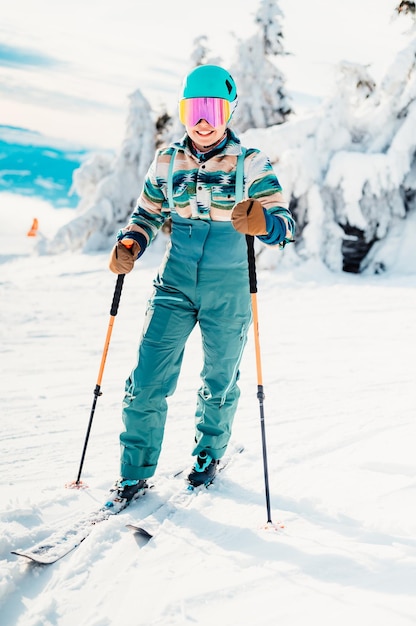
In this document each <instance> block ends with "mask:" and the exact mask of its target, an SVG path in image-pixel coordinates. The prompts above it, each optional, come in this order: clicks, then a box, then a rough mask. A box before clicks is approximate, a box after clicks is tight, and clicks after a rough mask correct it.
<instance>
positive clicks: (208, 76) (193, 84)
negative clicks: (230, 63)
mask: <svg viewBox="0 0 416 626" xmlns="http://www.w3.org/2000/svg"><path fill="white" fill-rule="evenodd" d="M181 98H223V99H224V100H228V101H229V102H234V101H235V100H236V99H237V87H236V85H235V82H234V79H233V77H232V76H231V74H229V73H228V72H227V70H225V69H224V68H222V67H220V66H219V65H199V66H198V67H196V68H195V69H194V70H192V72H190V73H189V74H188V75H187V76H186V77H185V79H184V81H183V87H182V95H181Z"/></svg>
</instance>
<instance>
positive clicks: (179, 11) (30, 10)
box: [0, 0, 408, 148]
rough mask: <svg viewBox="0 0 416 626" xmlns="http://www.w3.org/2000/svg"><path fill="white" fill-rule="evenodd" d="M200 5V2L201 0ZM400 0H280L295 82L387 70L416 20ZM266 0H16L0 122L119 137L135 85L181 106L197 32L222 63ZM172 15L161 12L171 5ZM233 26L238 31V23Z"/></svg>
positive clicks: (5, 18) (5, 41) (0, 88)
mask: <svg viewBox="0 0 416 626" xmlns="http://www.w3.org/2000/svg"><path fill="white" fill-rule="evenodd" d="M196 6H197V8H195V7H196ZM394 6H395V2H394V0H349V1H348V2H342V3H338V2H334V1H333V0H315V1H314V2H311V1H310V0H297V1H296V2H293V0H281V2H280V7H281V9H282V10H283V12H284V15H285V18H284V21H283V28H284V34H285V45H286V50H287V51H288V52H290V53H291V55H290V56H289V57H287V59H285V61H284V63H283V66H281V69H282V70H283V71H284V73H285V75H286V78H287V87H288V88H289V89H290V90H293V91H300V92H306V93H308V94H312V95H317V96H322V95H325V94H326V93H327V92H328V90H329V89H330V86H331V79H332V68H333V64H334V63H336V62H337V61H339V60H341V59H346V60H349V61H357V62H361V63H365V64H368V65H369V66H370V69H371V70H372V71H373V73H374V74H375V77H376V78H378V77H379V76H378V75H381V74H382V71H383V68H384V67H385V66H386V64H387V63H388V62H389V59H392V58H393V56H394V54H395V52H397V51H398V49H399V47H401V42H403V41H404V40H403V36H402V33H403V31H404V30H405V27H406V26H407V25H408V22H406V21H405V20H403V21H401V20H397V21H395V22H392V21H391V16H392V13H393V9H394ZM258 7H259V0H239V2H238V3H237V2H228V3H225V2H224V1H223V0H210V3H209V4H207V5H206V6H204V5H203V4H198V5H196V4H195V2H194V0H177V1H176V2H175V1H174V0H152V1H151V2H150V1H148V0H144V1H140V2H137V0H117V2H114V1H113V0H111V1H110V0H101V1H99V0H88V1H87V2H85V0H59V2H57V1H56V0H37V2H33V0H14V2H13V3H12V2H9V3H7V6H6V7H4V8H3V9H2V21H1V24H0V98H1V108H0V124H5V125H13V126H21V127H24V128H29V129H31V130H35V131H39V132H42V133H45V134H47V135H50V136H52V137H55V138H63V139H65V140H70V141H73V142H75V143H76V144H81V145H85V146H101V147H106V148H107V147H108V148H117V147H118V145H119V144H120V143H121V141H122V138H123V132H124V124H125V119H126V114H127V109H128V95H129V94H130V93H131V92H133V91H134V90H135V89H137V88H139V89H141V91H142V93H143V94H144V95H145V96H146V98H147V99H148V100H149V101H150V102H151V103H152V105H153V107H154V109H155V110H159V109H160V108H161V107H162V106H163V105H166V106H168V107H169V108H170V110H171V111H174V107H175V101H176V94H177V92H178V89H179V86H180V83H181V80H182V77H183V75H184V74H185V73H186V71H187V70H188V68H189V61H188V58H189V54H190V52H191V50H192V48H193V41H194V39H195V38H196V37H197V36H200V35H206V36H207V37H208V44H209V45H210V47H211V50H212V53H213V54H216V55H219V56H221V57H222V58H223V61H224V65H227V64H231V62H232V61H234V58H233V54H234V51H235V38H236V37H239V38H242V39H244V38H245V37H247V36H248V35H249V34H251V33H252V32H253V31H254V28H255V25H254V19H253V16H254V14H255V12H256V10H257V9H258ZM162 15H163V19H161V16H162ZM233 33H234V34H233Z"/></svg>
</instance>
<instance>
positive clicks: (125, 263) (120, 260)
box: [108, 231, 147, 274]
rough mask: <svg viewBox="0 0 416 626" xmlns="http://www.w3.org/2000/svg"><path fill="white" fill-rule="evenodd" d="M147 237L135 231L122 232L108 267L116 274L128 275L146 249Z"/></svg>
mask: <svg viewBox="0 0 416 626" xmlns="http://www.w3.org/2000/svg"><path fill="white" fill-rule="evenodd" d="M146 245H147V241H146V237H145V236H144V235H143V234H142V233H138V232H135V231H127V232H125V233H123V232H122V231H120V232H119V234H118V241H117V243H116V245H115V246H114V248H113V249H112V251H111V254H110V259H109V263H108V266H109V268H110V270H111V271H112V272H114V274H128V273H129V272H131V270H132V269H133V266H134V262H135V261H136V260H137V259H138V258H139V257H140V256H141V255H142V254H143V252H144V251H145V249H146Z"/></svg>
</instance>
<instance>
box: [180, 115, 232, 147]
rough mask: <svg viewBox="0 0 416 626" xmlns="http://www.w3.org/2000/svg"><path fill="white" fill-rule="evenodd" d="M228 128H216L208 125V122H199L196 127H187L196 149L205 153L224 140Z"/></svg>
mask: <svg viewBox="0 0 416 626" xmlns="http://www.w3.org/2000/svg"><path fill="white" fill-rule="evenodd" d="M226 128H227V124H222V125H221V126H215V127H214V126H211V124H208V122H207V121H206V120H199V122H198V124H196V125H195V126H186V132H187V133H188V137H190V139H191V140H192V141H193V143H194V144H195V146H196V148H197V149H198V150H200V151H201V152H204V150H207V149H208V148H209V147H210V146H212V145H213V144H216V143H217V142H218V141H219V140H220V139H222V138H223V136H224V133H225V129H226Z"/></svg>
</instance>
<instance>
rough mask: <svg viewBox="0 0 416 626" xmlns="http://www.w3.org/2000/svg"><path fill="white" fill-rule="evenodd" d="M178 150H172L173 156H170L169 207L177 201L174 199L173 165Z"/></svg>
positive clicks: (171, 207)
mask: <svg viewBox="0 0 416 626" xmlns="http://www.w3.org/2000/svg"><path fill="white" fill-rule="evenodd" d="M177 152H178V149H177V148H175V150H174V151H173V152H172V156H171V157H170V163H169V169H168V203H169V208H170V209H173V207H174V206H175V202H174V200H173V166H174V165H175V157H176V154H177Z"/></svg>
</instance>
